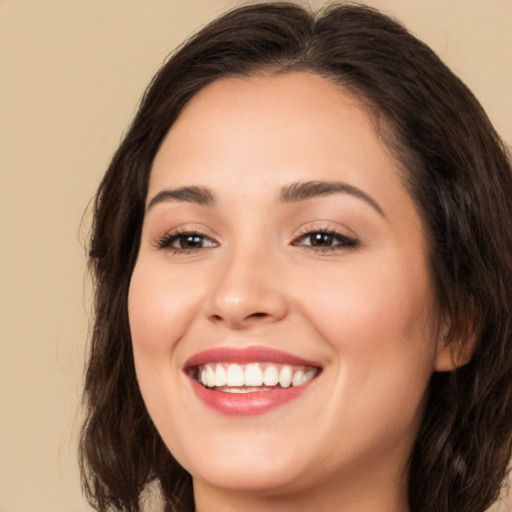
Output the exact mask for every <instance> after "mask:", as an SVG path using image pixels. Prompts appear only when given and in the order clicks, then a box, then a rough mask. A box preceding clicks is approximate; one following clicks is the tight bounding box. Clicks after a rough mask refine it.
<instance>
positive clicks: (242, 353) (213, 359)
mask: <svg viewBox="0 0 512 512" xmlns="http://www.w3.org/2000/svg"><path fill="white" fill-rule="evenodd" d="M258 362H268V363H281V364H289V365H302V366H312V367H315V368H320V367H321V365H320V364H319V363H318V362H315V361H311V360H307V359H303V358H301V357H297V356H295V355H292V354H288V353H287V352H282V351H281V350H276V349H273V348H270V347H243V348H240V347H216V348H211V349H208V350H204V351H202V352H199V353H197V354H195V355H193V356H192V357H190V358H189V359H188V360H187V361H186V362H185V364H184V367H185V368H191V367H194V366H199V365H202V364H206V363H238V364H247V363H258Z"/></svg>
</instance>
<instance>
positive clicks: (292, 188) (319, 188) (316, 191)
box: [281, 181, 386, 218]
mask: <svg viewBox="0 0 512 512" xmlns="http://www.w3.org/2000/svg"><path fill="white" fill-rule="evenodd" d="M340 193H342V194H348V195H351V196H353V197H356V198H357V199H362V200H363V201H365V202H366V203H368V204H369V205H370V206H371V207H372V208H373V209H374V210H376V211H377V213H379V214H380V215H381V216H382V217H384V218H386V215H385V214H384V210H383V209H382V208H381V207H380V205H379V203H377V201H375V199H373V197H371V196H369V195H368V194H366V193H365V192H363V191H362V190H361V189H359V188H357V187H354V186H353V185H349V184H348V183H345V182H343V181H300V182H296V183H292V184H290V185H287V186H286V187H284V188H283V189H282V190H281V201H282V202H283V203H294V202H296V201H305V200H307V199H313V198H315V197H321V196H327V195H331V194H340Z"/></svg>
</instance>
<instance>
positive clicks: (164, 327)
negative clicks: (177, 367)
mask: <svg viewBox="0 0 512 512" xmlns="http://www.w3.org/2000/svg"><path fill="white" fill-rule="evenodd" d="M182 280H183V278H182ZM186 284H187V283H184V282H181V281H180V278H179V276H177V275H175V274H174V275H172V276H171V275H169V272H168V271H167V272H166V270H165V268H154V265H150V264H148V263H147V262H141V263H139V262H138V263H137V264H136V266H135V269H134V272H133V275H132V279H131V282H130V290H129V295H128V316H129V321H130V332H131V335H132V342H133V348H134V352H135V357H136V358H137V355H139V354H144V353H145V354H146V355H151V354H155V355H158V354H159V353H163V352H168V351H170V350H172V349H173V347H174V345H175V344H176V343H177V341H178V340H179V339H180V338H181V337H182V335H183V333H184V332H185V331H186V330H187V327H188V326H189V325H190V323H191V322H192V321H193V318H194V317H195V315H196V314H197V312H196V306H195V305H196V304H197V298H196V297H195V295H197V294H196V293H194V287H193V286H188V287H187V286H186ZM189 284H190V283H189Z"/></svg>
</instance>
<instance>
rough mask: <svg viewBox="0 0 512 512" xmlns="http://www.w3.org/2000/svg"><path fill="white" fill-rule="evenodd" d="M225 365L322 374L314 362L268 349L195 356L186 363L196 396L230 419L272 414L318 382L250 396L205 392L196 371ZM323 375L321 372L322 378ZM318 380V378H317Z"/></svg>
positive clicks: (217, 350) (224, 350)
mask: <svg viewBox="0 0 512 512" xmlns="http://www.w3.org/2000/svg"><path fill="white" fill-rule="evenodd" d="M215 362H217V363H218V362H225V363H238V364H248V363H253V362H254V363H256V362H270V363H281V364H289V365H303V366H312V367H314V368H318V369H320V370H321V366H320V365H319V364H318V363H317V362H315V361H310V360H307V359H303V358H300V357H297V356H294V355H292V354H288V353H286V352H281V351H279V350H275V349H272V348H268V347H246V348H233V347H217V348H213V349H209V350H205V351H203V352H200V353H198V354H195V355H194V356H192V357H191V358H190V359H188V360H187V361H186V363H185V364H184V366H183V369H184V372H185V374H186V376H187V377H188V379H189V382H190V384H191V387H192V390H193V392H194V394H195V395H196V396H197V397H198V398H199V399H200V400H201V402H203V404H204V405H206V406H207V407H208V408H210V409H212V410H214V411H215V412H217V413H220V414H224V415H229V416H250V415H256V414H263V413H265V412H268V411H271V410H273V409H276V408H278V407H281V406H283V405H284V404H287V403H289V402H290V401H292V400H294V399H296V398H298V397H300V396H301V395H303V394H304V393H305V392H306V391H307V390H308V389H309V388H310V387H311V385H313V383H314V382H315V381H316V380H317V378H316V377H315V378H313V379H312V380H310V381H308V382H306V383H304V384H302V385H300V386H295V387H289V388H280V387H279V388H276V389H267V390H264V391H254V392H250V393H225V392H221V391H215V390H213V389H209V388H205V387H204V386H202V385H201V384H200V383H199V382H197V381H196V380H195V379H194V377H193V368H194V367H196V366H199V365H202V364H206V363H215ZM320 373H321V371H319V374H320ZM317 376H318V375H317Z"/></svg>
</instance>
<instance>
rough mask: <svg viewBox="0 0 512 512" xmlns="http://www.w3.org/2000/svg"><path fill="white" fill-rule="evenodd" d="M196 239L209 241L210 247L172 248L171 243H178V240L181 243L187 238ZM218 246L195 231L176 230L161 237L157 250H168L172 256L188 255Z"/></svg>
mask: <svg viewBox="0 0 512 512" xmlns="http://www.w3.org/2000/svg"><path fill="white" fill-rule="evenodd" d="M191 237H196V238H199V239H201V240H203V241H204V240H210V241H211V242H212V244H211V245H209V246H207V247H173V245H172V244H173V243H174V242H177V241H179V240H180V239H181V240H182V241H184V240H186V239H187V238H191ZM216 245H218V243H217V242H216V241H214V240H212V239H211V238H210V237H208V236H206V235H205V234H204V233H199V232H197V231H180V230H176V231H173V232H172V233H167V234H165V235H164V236H162V237H161V238H160V239H159V240H158V242H157V247H158V249H168V250H170V251H172V253H173V254H190V253H193V252H197V251H200V250H201V249H209V248H210V247H215V246H216Z"/></svg>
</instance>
